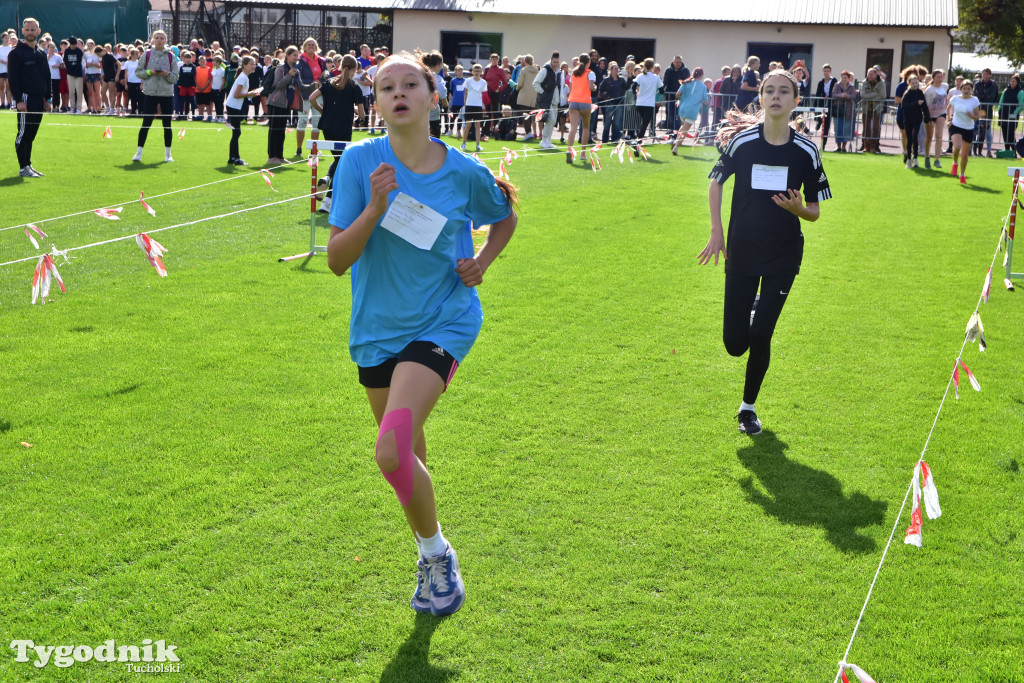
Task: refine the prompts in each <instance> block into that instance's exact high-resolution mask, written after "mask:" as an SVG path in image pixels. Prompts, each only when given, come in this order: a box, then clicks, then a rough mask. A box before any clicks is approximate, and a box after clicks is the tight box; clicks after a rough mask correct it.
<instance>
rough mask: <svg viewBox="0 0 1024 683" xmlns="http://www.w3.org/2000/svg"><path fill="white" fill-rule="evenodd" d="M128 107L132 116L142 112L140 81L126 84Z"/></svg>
mask: <svg viewBox="0 0 1024 683" xmlns="http://www.w3.org/2000/svg"><path fill="white" fill-rule="evenodd" d="M128 107H129V109H130V111H131V113H132V116H137V115H138V114H140V113H141V112H142V84H141V83H129V84H128Z"/></svg>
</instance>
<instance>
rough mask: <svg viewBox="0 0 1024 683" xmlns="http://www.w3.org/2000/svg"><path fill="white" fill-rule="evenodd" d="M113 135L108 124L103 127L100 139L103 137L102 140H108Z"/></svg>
mask: <svg viewBox="0 0 1024 683" xmlns="http://www.w3.org/2000/svg"><path fill="white" fill-rule="evenodd" d="M113 137H114V133H113V132H112V131H111V130H110V126H107V127H106V128H104V129H103V137H102V138H101V139H103V140H110V139H111V138H113Z"/></svg>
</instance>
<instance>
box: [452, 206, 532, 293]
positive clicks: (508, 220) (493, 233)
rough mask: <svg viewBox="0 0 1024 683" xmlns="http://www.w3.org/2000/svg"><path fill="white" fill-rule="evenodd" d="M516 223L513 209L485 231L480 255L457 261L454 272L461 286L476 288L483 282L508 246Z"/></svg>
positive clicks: (516, 217)
mask: <svg viewBox="0 0 1024 683" xmlns="http://www.w3.org/2000/svg"><path fill="white" fill-rule="evenodd" d="M518 222H519V217H518V216H517V215H516V212H515V209H513V210H512V211H511V212H510V213H509V214H508V216H507V217H505V218H503V219H502V220H500V221H498V222H497V223H492V224H491V229H490V230H488V231H487V239H486V240H484V246H483V247H481V248H480V253H479V254H477V255H476V258H463V259H459V261H458V263H457V264H456V267H455V272H456V273H458V275H459V277H460V278H462V284H464V285H466V286H467V287H476V286H477V285H479V284H480V283H481V282H483V279H484V273H486V272H487V269H488V268H490V267H491V264H492V263H494V261H495V259H497V258H498V254H500V253H501V252H502V250H503V249H504V248H505V247H506V246H507V245H508V242H509V240H510V239H512V233H513V232H515V230H516V224H517V223H518Z"/></svg>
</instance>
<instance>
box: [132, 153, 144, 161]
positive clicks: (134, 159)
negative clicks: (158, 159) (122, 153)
mask: <svg viewBox="0 0 1024 683" xmlns="http://www.w3.org/2000/svg"><path fill="white" fill-rule="evenodd" d="M132 161H142V152H136V153H135V156H133V157H132Z"/></svg>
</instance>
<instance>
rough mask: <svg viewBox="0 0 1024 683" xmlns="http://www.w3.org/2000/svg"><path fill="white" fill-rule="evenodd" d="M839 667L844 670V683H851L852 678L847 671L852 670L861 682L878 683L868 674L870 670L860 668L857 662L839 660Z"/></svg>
mask: <svg viewBox="0 0 1024 683" xmlns="http://www.w3.org/2000/svg"><path fill="white" fill-rule="evenodd" d="M839 668H840V669H842V671H843V683H850V679H849V678H847V677H846V672H847V671H852V672H853V675H854V676H856V677H857V680H858V681H860V683H877V682H876V681H875V679H873V678H872V677H871V676H869V675H868V672H867V671H865V670H864V669H862V668H860V667H859V666H857V665H856V664H850V663H849V662H839Z"/></svg>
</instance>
